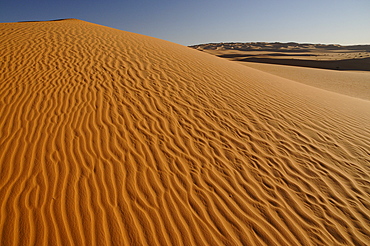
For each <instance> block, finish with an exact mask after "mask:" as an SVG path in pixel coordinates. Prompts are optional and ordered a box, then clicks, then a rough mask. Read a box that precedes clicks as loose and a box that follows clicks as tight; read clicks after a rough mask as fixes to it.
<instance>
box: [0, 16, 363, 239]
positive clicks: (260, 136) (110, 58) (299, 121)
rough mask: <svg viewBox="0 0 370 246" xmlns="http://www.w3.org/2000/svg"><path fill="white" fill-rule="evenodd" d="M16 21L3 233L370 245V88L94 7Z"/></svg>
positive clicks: (3, 122)
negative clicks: (240, 54)
mask: <svg viewBox="0 0 370 246" xmlns="http://www.w3.org/2000/svg"><path fill="white" fill-rule="evenodd" d="M0 33H1V35H0V47H1V48H0V54H1V55H0V59H1V60H0V131H1V133H0V209H1V210H0V211H1V213H0V245H7V246H8V245H150V246H152V245H269V246H271V245H370V101H366V100H361V99H357V98H354V97H348V96H343V95H340V94H337V93H332V92H328V91H326V90H321V89H318V88H314V87H311V86H307V85H304V84H301V83H297V82H294V81H292V80H288V79H284V78H281V77H278V76H275V75H271V74H268V73H264V72H261V71H258V70H255V69H253V68H248V67H246V66H243V65H240V64H237V63H235V62H230V61H227V60H224V59H221V58H217V57H214V56H211V55H209V54H205V53H202V52H199V51H196V50H193V49H190V48H187V47H183V46H180V45H177V44H173V43H170V42H166V41H162V40H158V39H154V38H149V37H145V36H142V35H137V34H132V33H128V32H123V31H119V30H115V29H111V28H107V27H103V26H99V25H95V24H91V23H87V22H83V21H79V20H64V21H54V22H28V23H14V24H0Z"/></svg>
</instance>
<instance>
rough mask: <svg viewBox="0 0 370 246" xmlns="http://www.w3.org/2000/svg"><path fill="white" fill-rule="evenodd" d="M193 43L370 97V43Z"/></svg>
mask: <svg viewBox="0 0 370 246" xmlns="http://www.w3.org/2000/svg"><path fill="white" fill-rule="evenodd" d="M191 47H192V48H195V49H197V50H200V51H204V52H207V53H209V54H212V55H216V56H219V57H222V58H226V59H228V60H231V61H237V62H239V63H240V64H243V65H245V66H248V67H252V68H255V69H258V70H261V71H264V72H267V73H271V74H274V75H277V76H280V77H283V78H286V79H291V80H294V81H296V82H300V83H304V84H307V85H311V86H315V87H318V88H321V89H325V90H328V91H333V92H336V93H340V94H343V95H348V96H351V97H357V98H361V99H365V100H370V83H369V81H370V45H353V46H341V45H333V44H332V45H324V44H299V43H213V44H200V45H194V46H191ZM317 68H319V69H317Z"/></svg>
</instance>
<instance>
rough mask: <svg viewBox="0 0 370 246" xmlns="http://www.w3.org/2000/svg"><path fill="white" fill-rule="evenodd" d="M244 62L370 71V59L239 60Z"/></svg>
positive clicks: (250, 58)
mask: <svg viewBox="0 0 370 246" xmlns="http://www.w3.org/2000/svg"><path fill="white" fill-rule="evenodd" d="M237 61H242V62H258V63H267V64H278V65H289V66H299V67H311V68H323V69H332V70H355V71H370V58H362V59H347V60H336V61H313V60H302V59H274V58H256V57H249V58H244V59H239V60H237Z"/></svg>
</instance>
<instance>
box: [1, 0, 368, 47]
mask: <svg viewBox="0 0 370 246" xmlns="http://www.w3.org/2000/svg"><path fill="white" fill-rule="evenodd" d="M61 18H77V19H81V20H85V21H89V22H93V23H97V24H101V25H105V26H109V27H114V28H117V29H120V30H125V31H130V32H135V33H140V34H144V35H148V36H152V37H156V38H160V39H165V40H168V41H172V42H175V43H179V44H182V45H190V44H199V43H209V42H228V41H235V42H237V41H239V42H250V41H280V42H288V41H295V42H311V43H339V44H370V0H310V1H301V0H295V1H293V0H244V1H242V0H230V1H227V0H222V1H221V0H214V1H211V0H187V1H177V0H172V1H170V0H152V1H149V0H126V1H125V0H123V1H119V0H105V1H102V0H100V1H98V0H73V1H72V0H63V1H55V0H19V1H18V0H7V1H5V0H0V22H17V21H28V20H51V19H61Z"/></svg>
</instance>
